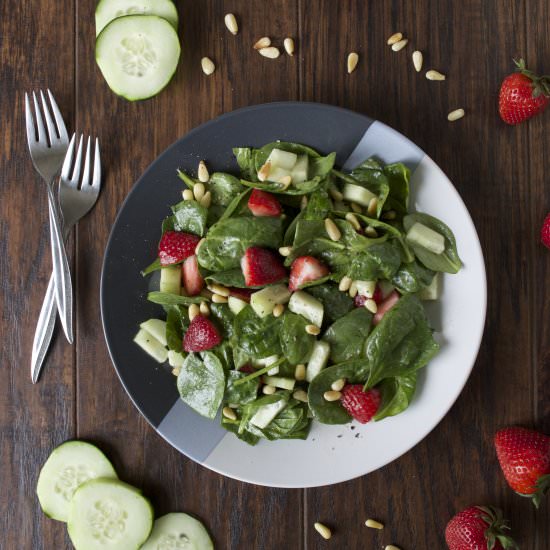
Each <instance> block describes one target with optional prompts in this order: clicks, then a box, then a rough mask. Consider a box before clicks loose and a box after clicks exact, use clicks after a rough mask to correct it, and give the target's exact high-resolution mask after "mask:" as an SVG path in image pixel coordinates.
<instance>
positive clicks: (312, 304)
mask: <svg viewBox="0 0 550 550" xmlns="http://www.w3.org/2000/svg"><path fill="white" fill-rule="evenodd" d="M288 309H290V311H292V313H297V314H298V315H302V316H303V317H305V318H306V319H307V320H308V321H311V322H312V323H313V324H314V325H316V326H318V327H321V325H322V324H323V313H324V308H323V304H322V303H321V302H320V301H319V300H317V298H314V297H313V296H312V295H311V294H308V293H307V292H304V291H303V290H298V291H297V292H294V294H292V296H291V297H290V301H289V302H288Z"/></svg>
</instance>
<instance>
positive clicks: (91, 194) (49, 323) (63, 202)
mask: <svg viewBox="0 0 550 550" xmlns="http://www.w3.org/2000/svg"><path fill="white" fill-rule="evenodd" d="M83 145H84V136H80V141H79V144H78V149H77V152H76V158H75V147H76V135H75V134H73V136H72V138H71V142H70V143H69V149H68V151H67V155H66V156H65V162H64V163H63V168H62V169H61V178H60V180H59V207H60V210H61V215H62V217H63V222H64V223H63V237H64V239H67V237H68V235H69V232H70V230H71V229H72V227H73V226H74V225H75V224H76V222H77V221H78V220H80V219H81V218H82V217H84V216H85V215H86V214H87V213H88V212H89V211H90V210H91V208H92V207H93V206H94V204H95V202H96V200H97V197H98V195H99V189H100V186H101V157H100V153H99V142H98V140H97V139H96V140H95V152H94V158H93V172H92V174H91V177H90V172H91V170H92V161H91V149H92V140H91V138H88V143H87V145H86V153H85V158H84V167H83V169H82V149H83ZM81 172H82V175H81ZM54 327H55V290H54V277H53V274H52V276H51V277H50V282H49V284H48V289H47V290H46V296H45V297H44V302H43V304H42V309H41V310H40V315H39V317H38V323H37V326H36V332H35V334H34V340H33V343H32V360H31V377H32V381H33V383H36V382H37V381H38V377H39V375H40V371H41V369H42V365H43V363H44V359H45V357H46V353H47V351H48V348H49V346H50V342H51V339H52V336H53V330H54Z"/></svg>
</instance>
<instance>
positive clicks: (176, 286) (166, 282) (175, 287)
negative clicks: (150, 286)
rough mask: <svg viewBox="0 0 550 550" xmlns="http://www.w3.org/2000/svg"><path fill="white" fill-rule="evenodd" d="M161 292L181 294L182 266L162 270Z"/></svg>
mask: <svg viewBox="0 0 550 550" xmlns="http://www.w3.org/2000/svg"><path fill="white" fill-rule="evenodd" d="M159 290H160V291H161V292H169V293H170V294H179V293H180V291H181V265H171V266H169V267H163V268H162V269H161V270H160V287H159Z"/></svg>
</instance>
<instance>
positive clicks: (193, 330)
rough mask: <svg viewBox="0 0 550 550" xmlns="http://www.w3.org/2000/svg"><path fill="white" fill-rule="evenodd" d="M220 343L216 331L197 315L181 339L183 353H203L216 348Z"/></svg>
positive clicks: (219, 337)
mask: <svg viewBox="0 0 550 550" xmlns="http://www.w3.org/2000/svg"><path fill="white" fill-rule="evenodd" d="M221 341H222V338H221V336H220V333H219V332H218V329H217V328H216V327H215V326H214V325H213V324H212V321H209V320H208V319H207V318H206V317H203V316H202V315H197V316H196V317H195V318H194V319H193V320H192V321H191V323H189V328H188V329H187V332H186V333H185V336H184V337H183V349H184V350H185V351H189V352H191V351H205V350H207V349H210V348H213V347H214V346H217V345H218V344H219V343H220V342H221Z"/></svg>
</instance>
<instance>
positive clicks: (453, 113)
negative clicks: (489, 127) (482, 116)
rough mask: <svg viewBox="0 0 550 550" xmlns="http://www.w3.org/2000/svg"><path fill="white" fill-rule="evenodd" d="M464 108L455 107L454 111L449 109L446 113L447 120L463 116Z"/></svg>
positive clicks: (452, 120)
mask: <svg viewBox="0 0 550 550" xmlns="http://www.w3.org/2000/svg"><path fill="white" fill-rule="evenodd" d="M464 114H465V113H464V109H455V110H454V111H451V112H450V113H449V114H448V115H447V120H448V121H449V122H454V121H455V120H458V119H459V118H462V117H463V116H464Z"/></svg>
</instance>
